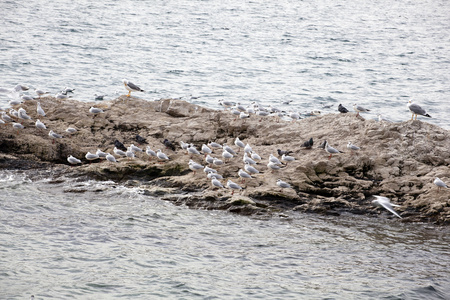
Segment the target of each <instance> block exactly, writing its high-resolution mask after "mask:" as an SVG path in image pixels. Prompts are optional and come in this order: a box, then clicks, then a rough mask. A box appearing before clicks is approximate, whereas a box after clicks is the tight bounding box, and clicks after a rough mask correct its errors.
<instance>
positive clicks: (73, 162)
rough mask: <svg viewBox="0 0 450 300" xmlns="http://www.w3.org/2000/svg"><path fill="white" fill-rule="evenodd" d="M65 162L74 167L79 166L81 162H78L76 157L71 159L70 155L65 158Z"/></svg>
mask: <svg viewBox="0 0 450 300" xmlns="http://www.w3.org/2000/svg"><path fill="white" fill-rule="evenodd" d="M67 161H68V162H69V163H70V164H71V165H76V164H81V160H79V159H78V158H76V157H73V156H72V155H69V156H68V157H67Z"/></svg>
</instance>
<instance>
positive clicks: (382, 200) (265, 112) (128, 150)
mask: <svg viewBox="0 0 450 300" xmlns="http://www.w3.org/2000/svg"><path fill="white" fill-rule="evenodd" d="M122 83H123V84H124V87H125V89H126V90H128V94H127V97H130V95H131V92H144V90H143V89H141V88H140V87H139V86H137V85H135V84H133V83H132V82H130V81H128V80H126V79H123V80H122ZM28 89H29V88H28V87H27V86H24V85H20V84H18V85H16V86H15V87H14V88H13V89H11V90H10V89H5V88H0V93H16V94H18V95H19V97H17V98H16V99H13V100H11V101H10V105H11V106H17V105H20V104H21V103H22V102H24V101H29V100H35V99H36V98H34V97H32V96H29V95H24V94H23V93H22V92H23V91H26V90H28ZM73 92H74V89H71V88H67V87H66V88H65V89H63V90H62V91H60V92H59V93H58V94H56V95H55V98H56V99H58V100H64V99H67V98H69V97H70V96H69V95H68V94H70V93H73ZM35 93H36V95H37V96H38V98H37V99H41V97H42V96H44V95H46V94H49V92H46V91H44V90H40V89H36V90H35ZM285 104H289V103H285ZM219 105H221V106H223V107H224V108H225V110H228V109H229V110H230V112H231V113H232V114H233V115H235V116H236V118H240V119H244V120H245V119H247V118H249V117H250V115H252V114H254V115H258V116H262V117H265V116H278V117H280V118H281V117H285V116H287V117H289V118H290V119H292V120H298V119H301V114H299V113H296V112H294V111H290V112H288V113H287V112H285V111H282V110H281V109H279V108H276V107H274V106H271V105H269V107H268V108H266V107H264V106H262V105H261V104H256V103H255V102H253V103H252V104H251V105H248V106H247V107H245V106H244V105H241V104H240V103H235V102H231V101H224V100H219ZM323 107H324V108H330V107H331V105H329V106H323ZM407 107H408V109H409V110H410V112H411V113H412V117H411V120H413V118H414V116H415V119H417V116H418V115H420V116H425V117H430V118H431V116H430V115H429V114H427V112H426V111H425V110H424V109H423V108H422V107H421V106H419V105H418V104H415V103H412V101H411V100H409V103H408V104H407ZM353 109H354V111H356V112H357V114H356V116H357V117H358V116H359V114H360V113H365V112H369V111H370V110H369V109H367V108H364V107H362V106H360V105H357V104H354V105H353ZM36 111H37V114H38V115H39V116H42V117H45V116H46V113H45V111H44V110H43V109H42V107H41V105H40V102H39V101H38V102H37V107H36ZM338 111H339V112H340V113H348V112H349V110H348V109H347V108H345V107H344V106H343V105H342V104H339V106H338ZM89 112H90V113H91V114H94V115H96V114H99V113H103V110H102V109H100V108H96V107H91V108H90V109H89ZM320 114H321V112H320V111H319V110H315V111H312V112H311V113H308V114H306V116H318V115H320ZM25 120H31V117H30V116H28V114H27V112H26V111H25V109H23V108H22V107H20V108H18V110H15V109H14V108H11V109H10V110H9V115H8V114H7V113H6V111H1V119H0V125H1V124H6V123H11V124H12V126H13V128H14V129H17V132H18V131H19V130H21V129H23V128H24V126H23V125H22V122H23V121H25ZM378 120H379V121H380V122H382V121H388V120H386V119H384V118H382V116H381V115H378ZM35 126H36V128H38V129H40V130H45V129H47V127H46V125H45V124H44V123H43V122H41V121H40V120H39V119H37V120H36V123H35ZM76 131H77V129H75V128H73V127H69V128H67V129H66V132H67V133H68V134H74V133H76ZM48 135H49V137H50V138H52V139H53V143H54V142H55V139H59V138H62V137H63V136H62V135H60V134H57V133H55V132H53V131H52V130H49V133H48ZM136 140H137V141H138V142H139V141H141V142H145V139H144V138H142V137H140V136H139V135H138V136H136ZM163 143H164V145H165V146H166V147H167V148H171V149H172V150H175V147H174V145H173V144H172V143H171V142H170V141H168V140H167V139H166V140H164V142H163ZM313 143H314V141H313V139H312V138H310V139H309V140H308V141H305V142H304V143H303V145H302V147H303V148H305V149H311V147H312V146H313ZM234 145H235V146H236V147H237V149H238V151H237V152H236V151H234V150H233V149H232V148H231V147H230V146H229V145H227V144H223V145H220V144H218V143H215V142H210V143H208V144H207V145H206V144H203V145H202V147H201V150H200V151H199V150H197V149H196V147H195V146H194V145H193V144H188V143H184V142H183V141H180V147H181V148H182V149H183V150H185V151H186V153H187V154H189V155H190V157H192V155H204V157H205V158H204V160H205V163H206V164H207V165H205V166H204V165H202V164H200V163H198V162H196V161H194V160H193V159H192V158H191V159H190V160H189V163H188V166H189V169H191V170H192V171H193V173H194V175H195V174H196V172H197V171H200V170H202V171H203V172H204V173H205V174H206V177H207V178H208V179H210V180H211V185H212V187H213V188H225V187H224V185H223V184H222V182H221V180H222V179H223V176H222V175H220V174H219V173H218V172H217V170H216V169H214V168H212V167H220V166H221V165H223V164H225V163H226V162H228V161H229V160H230V159H232V158H234V157H236V156H237V155H238V153H239V151H240V150H241V149H242V150H243V152H244V154H243V157H242V161H243V166H242V168H240V169H239V170H238V172H237V176H238V177H239V178H240V182H241V183H245V180H248V179H253V178H255V177H254V176H255V175H256V174H259V173H260V171H259V170H258V169H257V168H256V167H257V166H256V165H257V163H259V162H261V160H262V158H261V156H259V155H258V154H257V153H256V152H255V151H253V149H252V147H251V146H250V145H249V144H248V143H246V144H245V143H244V142H242V141H241V140H240V139H239V137H237V138H236V139H235V141H234ZM318 148H322V149H324V150H325V151H326V152H327V153H328V154H329V157H328V159H331V157H332V155H333V154H339V153H343V151H340V150H338V149H336V148H333V147H332V146H330V145H329V143H328V141H326V140H325V141H324V142H323V143H322V144H321V145H320V146H319V147H318ZM347 148H348V149H349V150H350V151H351V153H352V154H353V153H354V152H357V151H359V150H360V149H361V148H360V147H358V146H356V145H354V144H352V142H348V144H347ZM215 149H222V159H219V158H217V157H213V156H212V154H213V151H214V150H215ZM113 152H114V155H112V154H111V153H105V152H103V151H101V150H100V149H97V151H96V152H95V153H91V152H88V153H86V155H85V158H86V159H87V160H88V161H93V160H96V159H106V160H107V161H109V162H111V163H115V162H117V159H116V157H126V158H127V159H133V158H134V157H136V153H137V152H145V153H146V154H147V155H148V157H149V159H151V158H152V157H156V158H157V159H158V160H159V161H160V162H164V161H168V160H169V159H170V158H169V156H168V155H167V154H165V153H163V152H162V151H161V149H157V150H156V151H154V150H152V149H151V147H150V146H147V147H146V150H145V151H144V150H143V149H141V148H140V147H138V146H136V145H134V144H131V145H130V146H129V147H125V146H124V145H123V144H122V143H120V142H119V141H117V140H116V142H115V147H114V150H113ZM290 153H291V151H283V150H280V149H278V155H279V157H281V158H280V159H279V158H278V157H276V156H274V155H273V154H270V156H269V159H268V163H267V168H268V170H271V171H272V172H274V171H275V170H280V169H281V168H285V167H287V165H288V163H289V162H292V161H294V160H295V158H294V157H293V156H290V155H289V154H290ZM67 161H68V162H69V164H71V165H77V164H81V163H82V161H81V160H80V159H78V158H76V157H74V156H72V155H69V156H68V158H67ZM434 184H435V185H436V186H437V187H438V190H440V189H441V188H448V186H447V185H446V184H445V183H444V182H443V181H442V180H440V179H439V178H437V177H436V179H435V180H434ZM276 185H277V186H278V187H280V188H282V189H283V188H292V187H291V185H290V184H289V183H287V182H285V181H283V180H281V179H277V181H276ZM226 187H227V188H229V189H231V190H232V193H231V194H232V195H233V194H234V192H235V191H240V190H242V189H243V187H241V186H240V185H239V184H238V183H236V182H233V181H232V180H231V179H228V181H227V182H226ZM374 197H375V198H376V199H375V200H373V201H372V202H373V203H374V204H375V205H378V206H381V207H384V208H385V209H386V210H388V211H389V212H391V213H392V214H394V215H395V216H397V217H399V218H401V216H400V215H399V214H398V213H397V212H395V210H394V208H393V207H394V206H398V205H395V204H392V203H391V202H390V200H389V199H388V198H386V197H382V196H374Z"/></svg>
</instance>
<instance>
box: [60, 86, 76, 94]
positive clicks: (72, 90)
mask: <svg viewBox="0 0 450 300" xmlns="http://www.w3.org/2000/svg"><path fill="white" fill-rule="evenodd" d="M74 91H75V89H73V88H69V87H67V86H66V87H65V88H64V89H63V90H62V91H61V93H62V94H64V95H67V93H72V94H73V92H74Z"/></svg>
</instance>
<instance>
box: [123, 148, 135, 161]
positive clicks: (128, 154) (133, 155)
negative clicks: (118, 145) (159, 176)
mask: <svg viewBox="0 0 450 300" xmlns="http://www.w3.org/2000/svg"><path fill="white" fill-rule="evenodd" d="M125 155H126V156H127V159H128V160H129V159H130V158H131V159H133V158H135V157H136V155H135V154H134V151H133V149H131V147H128V148H127V151H126V152H125Z"/></svg>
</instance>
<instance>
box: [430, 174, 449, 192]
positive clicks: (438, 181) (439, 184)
mask: <svg viewBox="0 0 450 300" xmlns="http://www.w3.org/2000/svg"><path fill="white" fill-rule="evenodd" d="M433 183H434V184H435V185H436V186H437V187H438V191H440V190H441V188H445V189H447V188H448V186H447V185H446V184H445V183H444V182H443V181H442V180H440V179H439V178H438V177H436V179H435V180H434V181H433Z"/></svg>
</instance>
